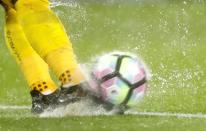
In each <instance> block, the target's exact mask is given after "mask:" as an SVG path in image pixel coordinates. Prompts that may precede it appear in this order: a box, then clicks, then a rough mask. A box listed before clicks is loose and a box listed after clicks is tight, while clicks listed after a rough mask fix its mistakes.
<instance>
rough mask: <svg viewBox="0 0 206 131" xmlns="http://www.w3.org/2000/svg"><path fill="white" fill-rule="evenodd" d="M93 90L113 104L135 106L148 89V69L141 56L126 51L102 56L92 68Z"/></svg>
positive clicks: (105, 100)
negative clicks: (140, 58)
mask: <svg viewBox="0 0 206 131" xmlns="http://www.w3.org/2000/svg"><path fill="white" fill-rule="evenodd" d="M92 78H93V79H92V80H93V81H92V84H91V87H92V90H93V92H95V93H96V94H98V95H99V96H100V97H101V98H102V100H103V101H104V102H106V103H108V104H112V105H127V106H128V107H131V106H135V105H137V103H138V102H139V101H140V99H141V98H142V97H143V95H144V93H145V91H146V81H147V78H146V69H145V67H144V65H143V63H142V62H141V61H140V60H139V58H137V57H135V56H133V55H128V54H126V53H111V54H107V55H104V56H102V57H100V58H99V59H98V60H97V62H96V63H95V65H94V68H93V70H92Z"/></svg>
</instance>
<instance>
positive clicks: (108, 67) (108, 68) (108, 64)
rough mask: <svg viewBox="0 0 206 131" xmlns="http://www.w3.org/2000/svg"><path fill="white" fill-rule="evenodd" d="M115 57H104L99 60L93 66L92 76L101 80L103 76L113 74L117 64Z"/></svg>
mask: <svg viewBox="0 0 206 131" xmlns="http://www.w3.org/2000/svg"><path fill="white" fill-rule="evenodd" d="M117 59H118V57H117V56H110V55H106V56H104V57H102V58H100V59H99V60H98V62H97V64H96V66H95V69H94V71H93V74H94V75H95V76H96V77H97V78H98V79H101V78H103V77H104V76H106V75H108V74H110V73H113V72H115V68H116V64H117Z"/></svg>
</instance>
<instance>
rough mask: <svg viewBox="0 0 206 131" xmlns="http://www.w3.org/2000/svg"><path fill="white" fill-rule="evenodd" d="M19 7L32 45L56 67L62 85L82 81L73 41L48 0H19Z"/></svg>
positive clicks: (18, 10) (19, 14)
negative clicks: (51, 8)
mask: <svg viewBox="0 0 206 131" xmlns="http://www.w3.org/2000/svg"><path fill="white" fill-rule="evenodd" d="M16 10H17V13H18V17H19V19H20V22H21V24H22V26H23V29H24V32H25V34H26V36H27V38H28V40H29V42H30V43H31V45H32V47H33V48H34V49H35V50H36V51H37V52H38V54H40V55H41V57H42V58H43V59H44V60H45V61H46V62H47V63H48V65H49V66H50V67H51V68H52V69H53V70H54V72H55V73H56V75H57V77H58V78H59V79H60V81H61V83H62V85H63V86H72V85H77V84H80V83H81V82H83V81H84V80H85V79H84V76H83V73H82V72H81V70H80V69H79V67H78V64H77V61H76V58H75V55H74V52H73V48H72V44H71V42H70V40H69V37H68V36H67V34H66V31H65V29H64V27H63V25H62V23H61V22H60V20H59V19H58V17H57V16H56V15H55V14H54V13H53V12H52V11H51V10H50V9H49V2H48V0H18V2H17V4H16Z"/></svg>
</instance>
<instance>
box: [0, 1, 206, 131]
mask: <svg viewBox="0 0 206 131" xmlns="http://www.w3.org/2000/svg"><path fill="white" fill-rule="evenodd" d="M131 1H132V0H130V1H129V0H128V2H120V3H118V2H115V1H113V2H109V1H105V2H98V1H95V0H93V1H92V0H91V1H90V2H85V1H73V0H71V1H70V2H66V3H65V4H63V5H59V6H55V7H53V8H52V9H53V10H54V11H55V12H56V13H57V15H58V16H59V17H60V19H61V20H62V22H63V24H64V25H65V28H66V31H67V32H69V34H70V38H71V41H72V43H73V47H74V50H75V53H76V55H77V58H78V60H79V62H80V63H90V62H91V59H92V58H94V57H95V56H99V55H101V54H104V53H107V52H111V51H125V52H132V53H134V54H136V55H138V56H140V57H141V58H142V59H143V60H144V62H145V63H146V64H147V66H148V67H149V68H150V70H151V74H152V79H151V80H150V81H149V83H148V91H147V94H146V95H145V97H144V100H143V101H142V102H141V103H140V104H139V105H138V106H137V107H136V108H135V111H136V112H152V113H166V115H152V114H151V115H124V116H104V115H100V116H65V117H63V118H56V117H54V118H40V117H38V116H35V115H32V114H31V113H30V110H29V109H27V108H23V109H21V108H20V109H19V108H4V107H5V106H13V105H15V106H17V107H22V106H25V105H26V106H30V104H31V99H30V96H29V89H28V87H27V85H26V82H25V80H24V78H23V75H22V74H21V72H20V70H19V68H18V66H17V64H16V63H15V61H14V60H13V58H12V56H11V55H10V53H9V51H8V49H7V48H6V44H5V41H4V33H3V24H4V19H3V18H4V17H3V16H4V12H3V9H2V8H1V9H0V18H1V19H0V130H1V131H13V130H14V131H16V130H17V131H20V130H21V131H24V130H25V131H26V130H34V131H40V130H54V131H56V130H61V131H62V130H72V131H73V130H77V131H79V130H85V131H90V130H94V131H95V130H108V131H109V130H114V131H116V130H119V131H124V130H129V131H130V130H131V131H132V130H135V131H136V130H140V131H144V130H157V131H166V130H171V131H174V130H175V131H186V130H187V131H193V130H198V131H199V130H202V131H203V130H205V128H206V117H205V115H204V114H206V106H205V103H206V101H205V100H206V88H205V87H206V75H205V74H206V59H205V56H206V43H205V42H206V31H205V29H206V15H205V12H206V6H205V3H204V1H203V0H199V1H198V0H196V2H195V1H189V0H188V1H178V0H176V1H175V2H174V1H170V2H166V0H165V1H162V2H156V3H155V2H152V3H147V2H143V1H139V2H134V3H133V2H131ZM157 1H161V0H157ZM150 2H151V1H150ZM85 108H87V107H85ZM173 113H178V114H185V115H186V116H185V117H181V116H180V115H176V116H172V115H169V114H173ZM187 114H192V115H196V114H199V115H197V116H199V117H189V115H188V116H187Z"/></svg>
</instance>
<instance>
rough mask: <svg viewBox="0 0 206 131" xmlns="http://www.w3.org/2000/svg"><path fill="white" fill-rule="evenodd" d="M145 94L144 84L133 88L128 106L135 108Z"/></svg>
mask: <svg viewBox="0 0 206 131" xmlns="http://www.w3.org/2000/svg"><path fill="white" fill-rule="evenodd" d="M145 92H146V84H143V85H141V86H140V87H137V88H135V89H134V90H133V91H132V95H131V97H130V99H129V101H128V104H127V105H128V106H135V105H137V104H138V102H139V101H140V100H141V99H142V98H143V96H144V94H145Z"/></svg>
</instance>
